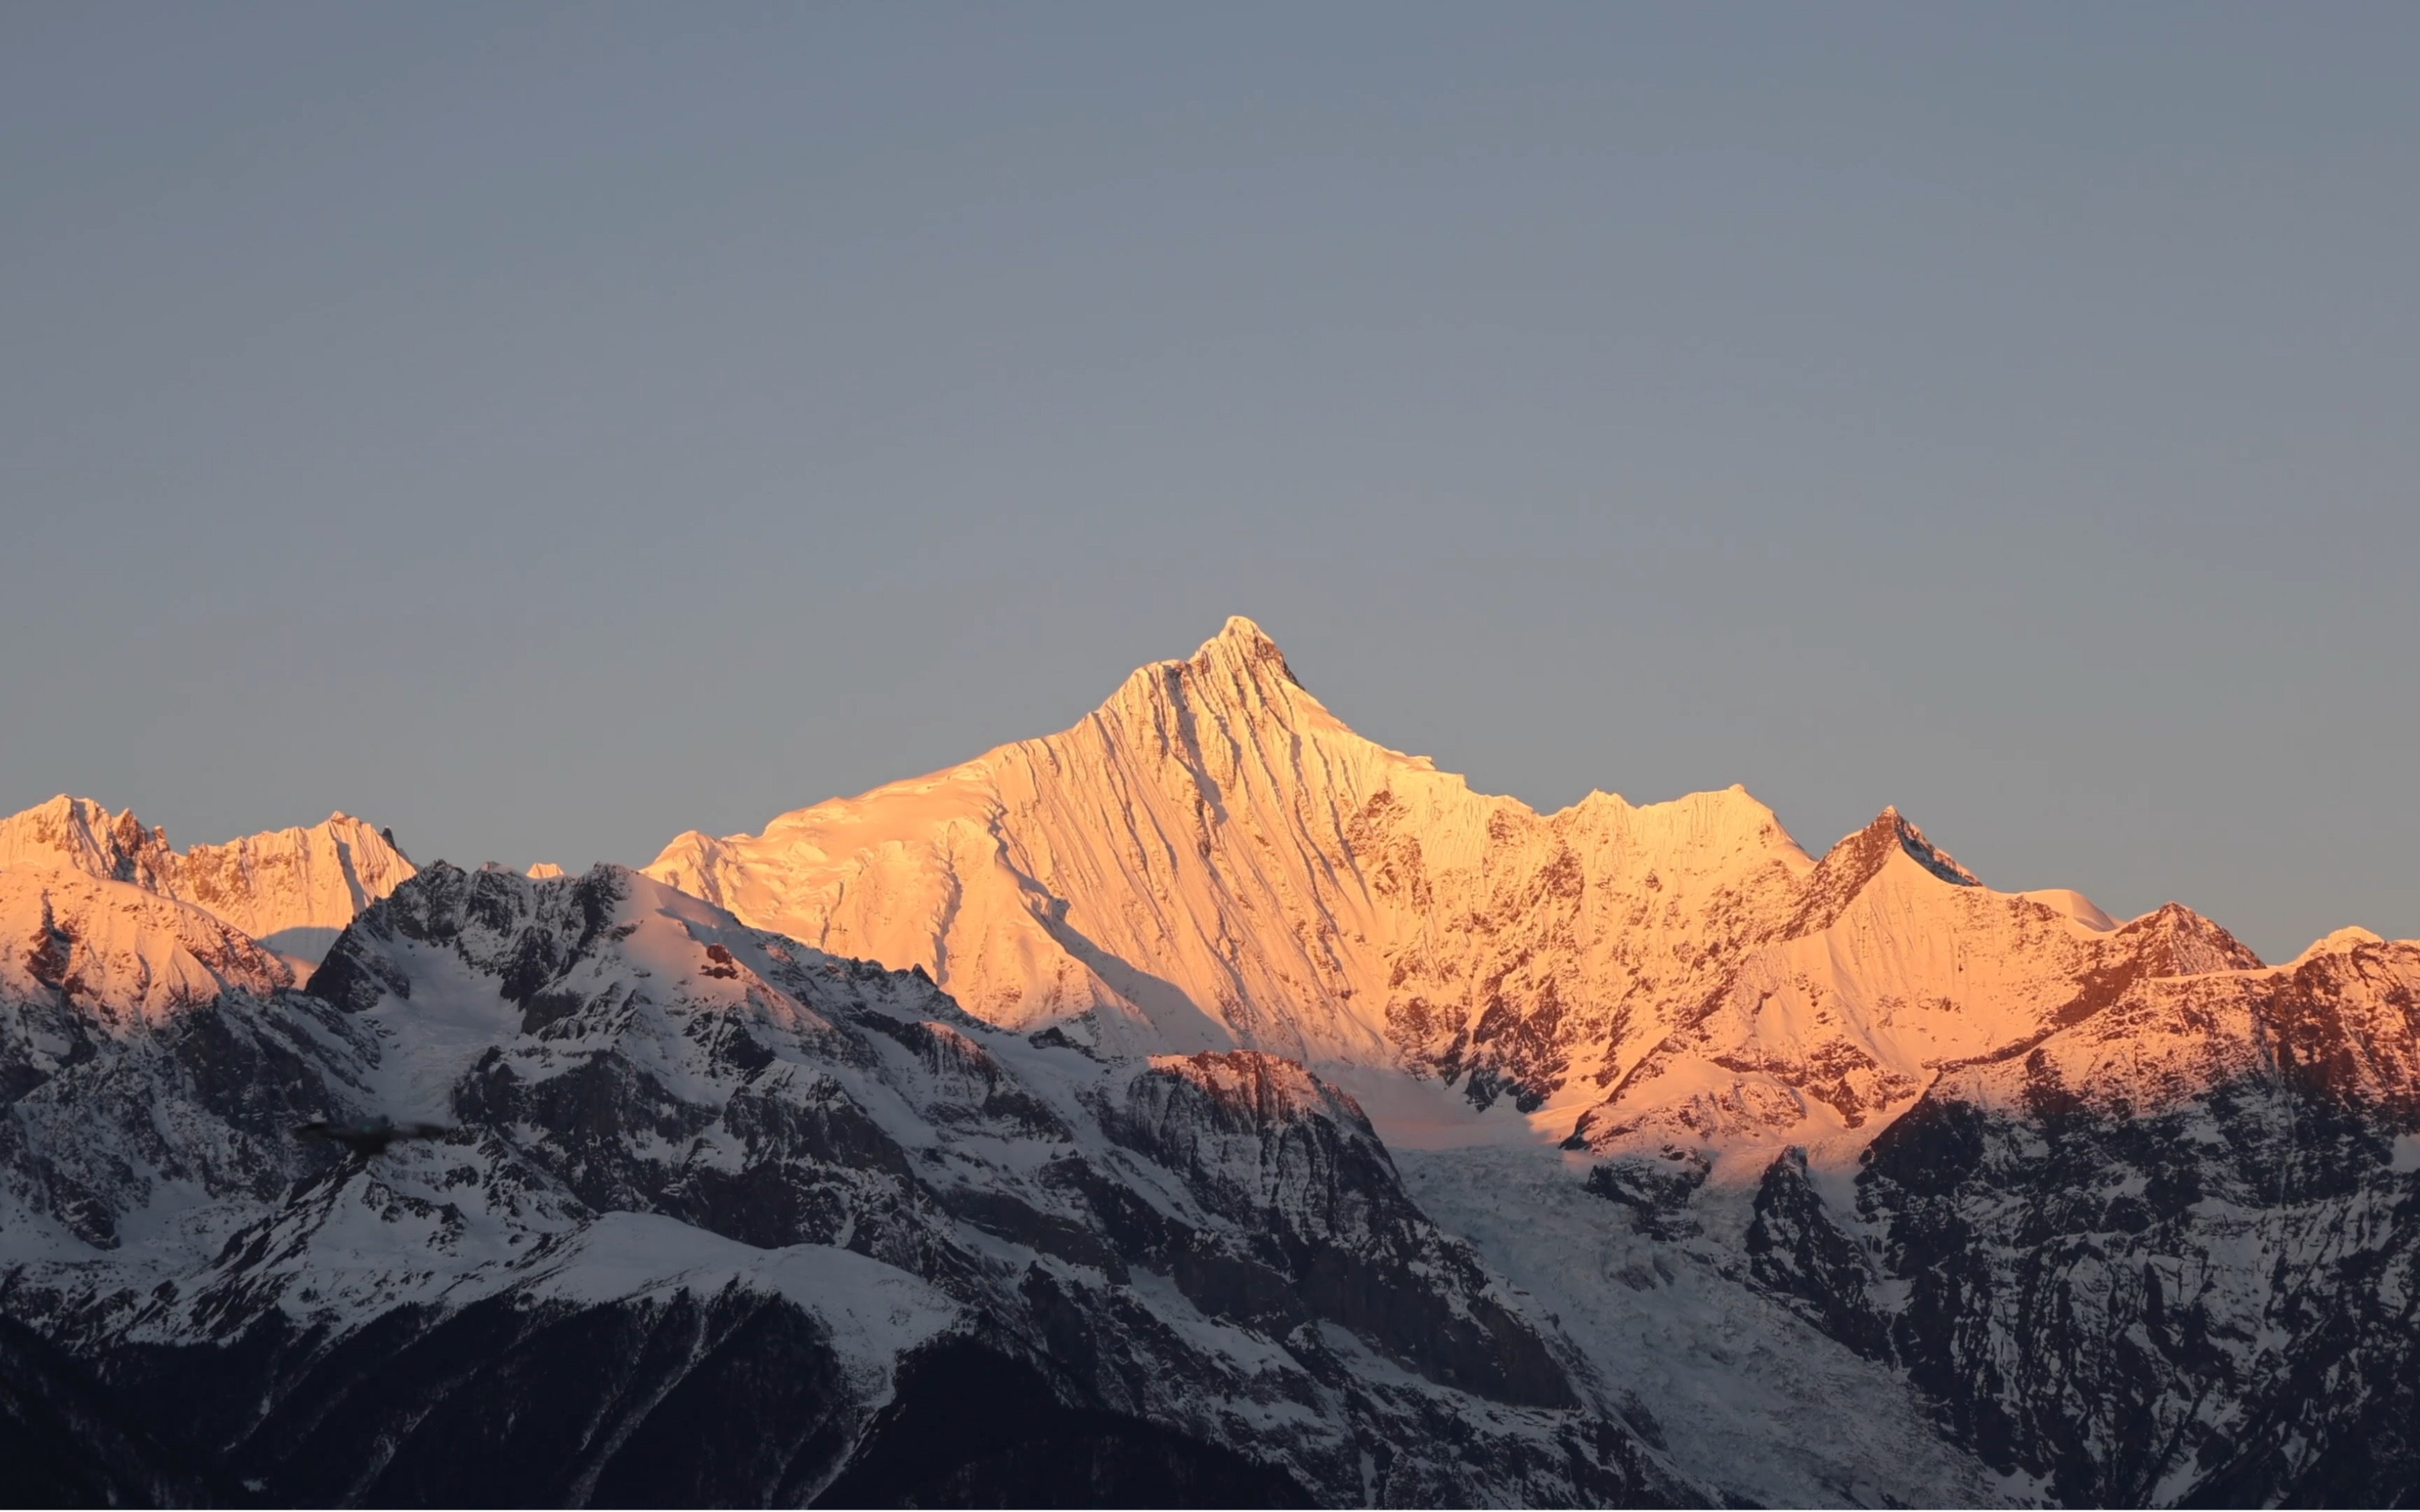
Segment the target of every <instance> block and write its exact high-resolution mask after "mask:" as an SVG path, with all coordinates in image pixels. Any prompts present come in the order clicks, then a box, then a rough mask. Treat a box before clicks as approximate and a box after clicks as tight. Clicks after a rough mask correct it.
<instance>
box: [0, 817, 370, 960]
mask: <svg viewBox="0 0 2420 1512" xmlns="http://www.w3.org/2000/svg"><path fill="white" fill-rule="evenodd" d="M12 867H41V868H64V869H68V870H72V871H77V872H86V873H89V874H90V875H93V876H97V877H108V878H110V879H112V880H115V881H118V882H130V883H132V884H134V885H135V886H136V887H143V888H146V889H147V890H149V891H151V892H156V893H158V894H160V895H161V896H163V897H166V898H174V899H177V900H178V901H179V902H182V903H192V904H194V905H195V906H196V907H199V908H204V909H208V910H209V912H210V913H212V914H215V915H216V916H218V917H219V918H223V919H225V921H226V922H227V923H229V924H232V925H234V926H235V927H236V928H237V929H239V930H241V931H242V932H243V933H246V934H249V935H251V936H252V937H253V938H255V939H256V940H261V941H264V942H267V943H268V944H269V946H270V948H271V949H274V950H277V951H279V952H280V953H282V954H284V955H287V956H288V957H290V958H293V959H294V960H296V961H298V962H301V963H303V964H309V963H312V962H316V961H318V958H319V956H320V954H321V953H322V952H323V951H325V950H326V949H327V948H328V945H329V944H330V942H332V941H334V938H335V937H336V933H337V932H338V931H340V930H342V929H343V928H344V927H345V926H346V925H347V924H349V923H350V922H352V918H353V916H354V915H355V914H358V913H360V912H361V911H362V909H364V908H365V907H366V906H368V905H369V904H370V903H374V902H376V901H377V900H379V899H380V898H383V897H385V896H386V895H387V894H388V893H390V892H393V891H394V890H395V889H396V887H397V886H399V885H400V884H401V883H402V882H403V880H404V879H405V878H406V877H409V876H411V874H412V865H411V858H410V857H408V856H405V855H404V854H403V851H402V849H401V848H400V847H398V846H397V845H396V842H395V834H394V832H393V831H391V830H385V829H376V828H372V827H371V826H370V825H367V824H365V823H364V822H363V821H361V820H359V819H355V818H353V817H352V816H351V815H349V814H345V813H332V814H330V815H329V816H328V817H327V818H326V819H325V820H323V821H321V822H320V823H318V824H316V825H312V826H310V827H309V828H308V829H292V828H289V829H275V830H269V831H266V832H264V833H262V834H258V835H246V836H244V837H243V838H242V839H240V840H232V841H227V842H226V843H225V844H224V845H196V846H194V847H193V848H192V849H191V850H186V851H178V850H176V849H175V848H173V847H171V846H170V845H169V843H168V835H167V832H166V831H165V830H163V829H160V828H157V827H152V828H147V827H145V825H143V822H142V821H141V820H139V819H137V818H135V817H134V811H133V810H131V809H129V810H124V811H122V812H120V813H118V814H116V815H115V816H112V815H111V813H110V812H109V810H107V809H105V808H103V807H101V805H100V804H98V803H95V802H93V801H92V800H91V799H89V798H71V797H69V796H67V795H65V794H62V795H59V796H57V797H55V798H53V799H52V800H51V801H50V802H48V803H45V804H41V805H39V806H38V807H36V808H32V809H28V810H24V811H23V813H18V814H12V815H10V816H9V817H8V818H6V819H0V868H12Z"/></svg>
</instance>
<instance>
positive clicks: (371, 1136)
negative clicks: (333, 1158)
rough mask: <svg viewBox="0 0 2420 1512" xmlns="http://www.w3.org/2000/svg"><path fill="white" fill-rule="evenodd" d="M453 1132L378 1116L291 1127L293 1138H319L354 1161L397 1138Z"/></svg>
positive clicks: (433, 1136)
mask: <svg viewBox="0 0 2420 1512" xmlns="http://www.w3.org/2000/svg"><path fill="white" fill-rule="evenodd" d="M453 1132H454V1131H453V1130H451V1129H449V1128H447V1127H446V1126H445V1125H443V1124H442V1123H396V1122H395V1121H393V1120H392V1119H387V1118H385V1117H384V1116H380V1117H379V1118H375V1119H361V1120H360V1121H358V1122H354V1123H336V1122H332V1121H330V1120H329V1119H316V1120H314V1121H312V1122H310V1123H298V1124H296V1125H295V1126H294V1137H295V1138H297V1139H323V1140H326V1141H327V1142H328V1143H330V1144H334V1145H342V1146H344V1147H345V1148H346V1149H349V1150H351V1151H352V1153H353V1158H354V1159H355V1160H363V1161H366V1160H368V1159H370V1158H371V1157H372V1156H374V1155H383V1154H385V1153H386V1147H387V1146H389V1145H391V1144H394V1143H395V1142H396V1140H398V1139H436V1138H441V1137H442V1136H443V1135H446V1134H452V1133H453Z"/></svg>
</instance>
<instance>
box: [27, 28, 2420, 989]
mask: <svg viewBox="0 0 2420 1512" xmlns="http://www.w3.org/2000/svg"><path fill="white" fill-rule="evenodd" d="M2416 74H2420V7H2413V6H2411V5H2408V4H2396V5H2382V6H2377V7H2370V8H2356V7H2328V6H2291V7H2288V6H2274V7H2268V8H2231V7H2226V6H2221V5H2213V4H2193V5H2186V6H2173V7H2169V6H2157V5H2149V4H2143V5H2131V6H2124V7H2106V6H2099V5H2092V6H2074V7H2062V6H2055V5H2047V4H2040V5H2024V6H2009V7H2003V8H1969V7H1958V6H1942V5H1934V4H1926V5H1920V6H1910V7H1906V8H1852V7H1842V6H1835V7H1823V8H1809V7H1788V8H1755V7H1722V8H1716V7H1627V8H1625V7H1615V6H1606V5H1596V4H1590V5H1582V6H1573V7H1567V8H1565V7H1552V6H1545V5H1527V6H1520V7H1509V8H1508V7H1482V6H1476V5H1473V6H1466V7H1460V8H1432V7H1421V6H1414V5H1409V4H1391V3H1390V4H1385V5H1378V6H1369V7H1352V6H1346V5H1342V4H1338V5H1322V6H1299V5H1281V6H1272V7H1266V8H1251V7H1246V6H1235V5H1227V6H1217V7H1191V8H1176V7H1165V6H1159V7H1151V6H1132V5H1124V4H1121V5H1113V6H1103V7H1099V8H1052V7H1045V6H1024V7H988V8H970V9H965V10H955V9H950V8H936V7H914V6H907V5H881V6H873V7H863V8H850V7H842V6H780V7H772V8H742V7H720V8H693V7H670V6H652V7H637V6H631V7H620V8H614V7H600V6H586V7H576V8H546V7H541V6H537V5H519V6H511V7H495V6H478V7H466V8H454V9H447V8H442V7H432V6H409V7H407V6H391V7H386V8H368V7H347V6H334V5H318V4H314V5H309V6H301V7H288V8H280V7H276V6H271V5H243V6H218V7H202V6H187V7H162V6H154V5H139V6H132V7H111V6H106V5H94V4H83V3H77V4H69V5H54V6H40V5H33V4H21V5H16V6H12V7H9V8H7V9H6V10H5V11H0V204H5V205H6V206H7V207H8V209H7V213H6V215H5V216H0V711H5V712H0V810H12V809H15V808H19V807H23V806H24V805H26V804H30V803H34V802H37V801H39V800H40V799H42V798H44V797H47V796H48V795H51V794H52V793H54V792H57V791H61V790H67V791H70V792H75V793H80V794H85V795H91V796H93V797H97V798H100V799H102V800H103V801H105V802H108V803H109V804H111V805H112V806H114V807H115V806H123V805H127V804H132V805H133V806H134V807H135V808H136V809H137V810H139V811H140V812H141V813H142V814H143V815H144V816H145V817H146V818H147V819H149V820H152V821H154V822H163V823H165V824H166V825H168V826H169V833H170V836H171V838H172V839H174V840H176V841H179V842H180V843H182V842H191V841H202V840H219V839H224V838H226V837H227V836H229V835H233V834H236V833H240V832H242V831H246V830H250V829H255V828H260V827H264V826H269V825H282V824H289V823H309V822H311V821H314V820H317V819H318V818H320V817H322V816H324V815H325V814H326V812H327V811H328V810H330V809H331V808H334V807H339V806H341V807H343V808H346V809H348V810H352V811H355V812H359V813H362V814H364V815H365V816H368V817H370V818H372V819H375V820H377V821H379V822H380V823H386V824H392V825H395V826H396V831H397V834H398V835H399V837H400V838H401V839H402V840H403V841H404V842H405V843H406V845H407V846H408V847H409V848H410V849H411V852H412V854H413V855H414V856H418V857H420V858H422V859H424V860H425V859H427V858H428V857H430V856H447V857H449V858H452V859H455V860H458V861H462V862H476V861H479V860H481V859H485V858H495V859H500V860H504V861H508V862H511V863H514V864H521V863H525V862H528V861H531V860H535V859H552V860H556V861H560V862H563V863H566V864H568V865H578V864H582V863H584V862H586V861H588V860H590V859H593V858H610V859H618V860H626V861H631V862H644V861H645V860H647V859H648V858H649V857H651V856H653V855H654V853H655V852H656V850H657V849H658V848H659V846H660V845H661V844H662V842H663V841H665V840H667V839H668V838H670V837H671V836H672V835H673V834H674V833H675V832H676V831H678V830H680V829H683V828H687V827H690V826H696V827H701V828H705V829H708V830H712V831H716V832H722V831H728V830H732V829H737V828H749V829H753V828H756V827H759V826H761V825H762V824H763V822H764V821H765V820H766V819H767V818H768V817H769V816H771V815H772V814H773V813H775V812H778V811H780V810H784V809H789V808H795V807H798V806H800V805H803V804H806V803H809V802H812V801H814V800H816V799H819V798H823V797H826V796H829V795H833V794H836V793H845V792H854V791H857V790H860V789H862V788H865V787H868V786H871V785H873V784H875V783H876V782H879V781H883V780H886V779H892V778H896V777H903V776H907V775H911V774H914V773H917V772H921V771H924V770H929V769H931V768H934V767H937V766H941V765H945V764H951V763H953V762H955V761H959V760H962V759H964V758H966V757H968V756H970V755H972V754H974V753H975V752H976V751H978V750H980V749H982V748H985V747H987V746H990V745H993V744H996V743H998V742H1000V741H1003V740H1007V739H1012V738H1016V737H1018V736H1022V735H1028V734H1036V733H1044V732H1047V731H1049V730H1054V729H1058V728H1061V727H1063V726H1064V725H1066V724H1068V723H1070V722H1072V721H1073V720H1074V719H1075V718H1076V717H1078V716H1079V715H1080V714H1081V713H1082V712H1083V711H1085V710H1086V709H1088V708H1090V707H1091V706H1093V705H1094V703H1096V702H1098V701H1099V700H1100V699H1101V698H1102V697H1104V696H1105V695H1106V694H1107V693H1108V692H1109V689H1110V688H1111V687H1114V686H1115V684H1116V683H1117V681H1118V679H1119V678H1120V677H1121V676H1122V675H1123V674H1124V673H1125V671H1127V670H1128V669H1130V668H1131V667H1133V666H1135V665H1137V664H1140V663H1141V662H1143V661H1146V660H1151V659H1156V658H1159V657H1164V656H1179V655H1183V654H1185V653H1187V652H1189V651H1190V650H1191V649H1192V647H1193V646H1194V645H1195V644H1196V643H1198V642H1199V641H1200V640H1202V639H1203V638H1204V637H1206V636H1207V635H1209V634H1210V633H1211V632H1212V631H1214V630H1215V629H1216V628H1217V627H1218V624H1219V622H1220V620H1221V619H1222V618H1223V617H1224V616H1225V615H1227V614H1229V613H1234V612H1241V613H1247V614H1250V615H1252V616H1253V617H1254V618H1256V619H1258V620H1260V621H1261V622H1262V623H1263V625H1265V626H1266V627H1267V628H1268V630H1269V631H1270V633H1271V634H1272V635H1274V636H1275V637H1277V639H1278V640H1279V641H1280V643H1281V644H1282V645H1283V646H1284V647H1285V648H1286V651H1287V653H1288V655H1289V656H1290V657H1291V659H1292V660H1293V662H1294V665H1295V668H1296V670H1297V671H1299V672H1300V674H1301V675H1302V677H1303V680H1304V681H1305V682H1306V683H1307V684H1308V685H1309V686H1310V687H1311V688H1312V689H1313V690H1314V691H1315V692H1317V693H1319V694H1320V696H1321V697H1322V698H1323V699H1325V700H1326V702H1327V703H1328V704H1329V706H1330V707H1331V708H1333V709H1335V710H1336V711H1337V712H1338V713H1339V714H1340V715H1342V717H1344V718H1346V719H1347V720H1348V721H1350V722H1351V723H1353V724H1354V725H1355V726H1356V727H1357V729H1359V730H1361V731H1362V732H1363V733H1366V734H1368V735H1370V736H1372V737H1373V738H1375V739H1378V740H1381V741H1384V742H1386V743H1388V744H1389V745H1394V746H1398V747H1403V748H1408V749H1411V750H1415V751H1423V752H1427V753H1429V754H1432V755H1434V756H1435V757H1436V759H1437V761H1438V762H1439V764H1442V765H1444V766H1447V767H1449V768H1451V769H1453V770H1457V771H1462V772H1466V773H1468V774H1469V775H1470V777H1471V779H1473V781H1474V782H1475V783H1476V784H1477V785H1478V786H1480V787H1481V788H1483V789H1488V790H1493V791H1498V792H1509V793H1513V794H1517V795H1520V796H1522V797H1524V798H1526V799H1528V800H1529V801H1531V802H1533V803H1536V804H1538V805H1540V806H1542V807H1557V806H1559V805H1561V804H1564V803H1567V802H1569V801H1571V800H1573V799H1574V798H1576V797H1577V796H1578V795H1581V794H1582V793H1584V792H1585V791H1587V790H1588V789H1589V788H1590V787H1591V786H1595V787H1603V788H1606V789H1608V790H1612V791H1618V792H1621V793H1622V794H1623V795H1627V796H1628V797H1630V798H1632V799H1633V800H1635V801H1646V800H1649V799H1653V798H1661V797H1669V796H1672V795H1678V794H1680V793H1683V792H1685V791H1689V790H1691V789H1696V788H1706V787H1719V786H1722V785H1725V784H1728V783H1730V782H1733V781H1741V782H1745V783H1746V784H1747V785H1748V787H1749V788H1750V789H1751V790H1753V791H1754V792H1756V793H1757V794H1758V795H1760V796H1761V797H1763V798H1764V799H1765V800H1766V801H1767V802H1769V803H1771V804H1773V805H1774V806H1775V808H1776V809H1777V810H1779V811H1780V813H1781V816H1782V818H1783V820H1784V822H1785V823H1787V824H1788V825H1790V826H1791V827H1792V830H1793V831H1794V832H1795V833H1796V834H1797V835H1798V836H1799V837H1800V838H1801V839H1802V840H1803V841H1805V842H1806V843H1807V845H1808V846H1809V848H1810V849H1819V848H1821V847H1822V846H1823V844H1824V843H1826V842H1827V841H1830V840H1831V839H1833V838H1834V837H1836V836H1837V835H1838V834H1840V833H1842V832H1844V831H1846V830H1848V829H1851V828H1853V827H1854V826H1855V825H1859V824H1861V823H1863V822H1864V821H1865V820H1866V819H1867V818H1869V817H1870V815H1871V814H1872V813H1873V812H1874V811H1875V810H1879V809H1880V808H1881V807H1882V806H1883V805H1884V804H1885V803H1893V802H1895V803H1897V804H1898V805H1899V806H1900V808H1901V809H1902V810H1906V811H1907V812H1908V813H1909V814H1911V815H1912V816H1913V817H1914V818H1916V821H1917V822H1918V823H1919V824H1922V825H1925V826H1926V828H1927V829H1928V831H1929V832H1930V833H1931V835H1932V836H1933V838H1934V839H1936V840H1937V841H1940V842H1941V843H1942V844H1943V845H1944V846H1945V847H1947V849H1949V850H1950V851H1952V852H1954V853H1955V854H1956V855H1957V856H1959V857H1960V859H1962V861H1964V862H1965V863H1967V864H1968V865H1969V866H1971V867H1973V868H1974V869H1976V870H1977V871H1978V872H1980V873H1981V874H1982V875H1983V877H1984V878H1985V879H1986V880H1987V881H1989V882H1991V883H1993V885H1995V886H1999V887H2045V886H2054V885H2064V886H2073V887H2081V888H2083V889H2084V890H2086V892H2089V893H2090V894H2092V895H2093V896H2094V897H2095V898H2097V899H2098V900H2099V901H2100V902H2101V903H2102V904H2103V905H2104V906H2106V907H2108V908H2110V909H2111V910H2112V911H2113V912H2118V913H2131V912H2133V911H2137V910H2140V909H2144V908H2148V907H2151V906H2154V905H2156V904H2158V903H2161V902H2163V901H2164V900H2165V899H2168V898H2170V897H2175V898H2180V899H2182V900H2184V901H2185V902H2187V903H2192V904H2194V905H2195V906H2196V907H2198V908H2201V909H2203V910H2204V911H2205V912H2208V913H2211V914H2212V915H2213V916H2215V917H2217V918H2219V919H2221V920H2222V921H2223V922H2225V923H2226V924H2228V925H2229V926H2230V927H2232V928H2234V929H2235V930H2237V931H2238V932H2239V933H2242V934H2243V935H2244V936H2245V938H2246V939H2247V940H2248V941H2249V942H2250V943H2252V944H2253V945H2254V947H2255V948H2256V949H2259V950H2261V951H2262V952H2264V953H2266V954H2269V955H2272V956H2280V955H2286V954H2290V953H2292V951H2294V950H2295V949H2299V948H2300V947H2301V946H2302V945H2303V944H2304V943H2305V942H2306V941H2307V940H2308V939H2309V938H2311V937H2312V936H2313V935H2315V934H2317V933H2320V932H2322V931H2323V930H2326V929H2328V928H2332V927H2335V926H2336V925H2339V924H2344V923H2354V922H2358V923H2366V924H2367V925H2369V926H2370V927H2372V928H2375V929H2378V930H2381V931H2382V932H2385V933H2397V934H2415V933H2420V866H2416V865H2415V856H2420V802H2415V797H2414V792H2413V785H2412V774H2413V772H2414V771H2415V769H2420V756H2416V755H2415V748H2420V661H2415V656H2414V651H2415V647H2420V607H2415V605H2420V594H2415V590H2420V567H2415V563H2420V498H2416V497H2415V494H2420V486H2415V480H2420V465H2415V464H2420V413H2415V409H2420V406H2415V399H2420V294H2415V281H2414V275H2413V271H2412V270H2413V269H2414V268H2420V90H2415V89H2414V88H2413V87H2412V79H2413V78H2414V77H2415V75H2416Z"/></svg>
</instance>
